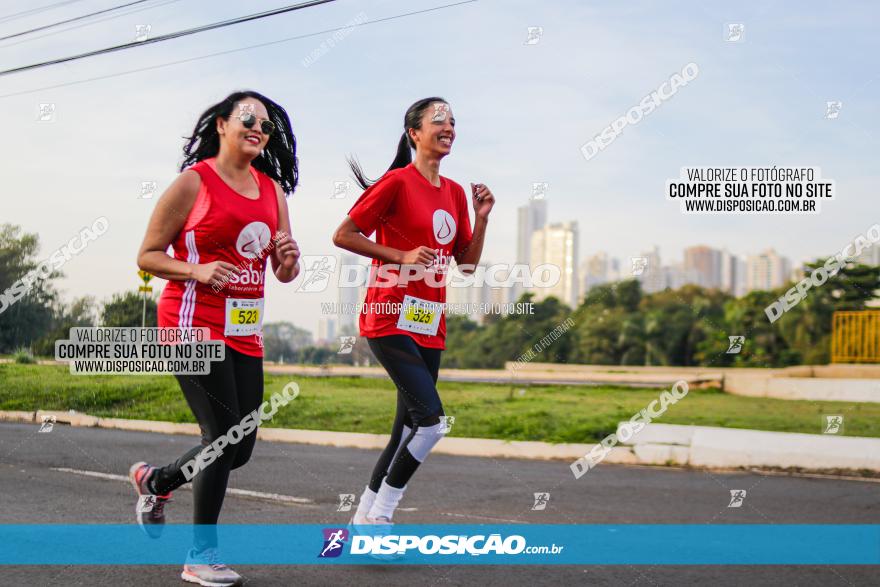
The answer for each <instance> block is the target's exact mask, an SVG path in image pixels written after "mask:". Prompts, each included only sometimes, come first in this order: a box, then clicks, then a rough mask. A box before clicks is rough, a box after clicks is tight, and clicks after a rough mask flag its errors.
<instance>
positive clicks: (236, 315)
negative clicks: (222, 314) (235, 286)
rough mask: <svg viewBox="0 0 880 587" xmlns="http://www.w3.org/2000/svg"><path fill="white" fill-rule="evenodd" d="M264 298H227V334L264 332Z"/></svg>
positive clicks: (243, 334)
mask: <svg viewBox="0 0 880 587" xmlns="http://www.w3.org/2000/svg"><path fill="white" fill-rule="evenodd" d="M262 326H263V299H262V298H259V299H233V298H226V325H225V327H224V328H223V334H225V335H226V336H250V335H251V334H258V333H260V332H262Z"/></svg>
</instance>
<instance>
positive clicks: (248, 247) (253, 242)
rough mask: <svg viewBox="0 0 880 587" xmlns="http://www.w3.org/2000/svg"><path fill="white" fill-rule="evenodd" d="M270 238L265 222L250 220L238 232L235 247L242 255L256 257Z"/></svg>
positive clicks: (250, 257)
mask: <svg viewBox="0 0 880 587" xmlns="http://www.w3.org/2000/svg"><path fill="white" fill-rule="evenodd" d="M270 238H271V234H270V233H269V227H268V226H267V225H266V223H265V222H251V223H250V224H248V225H247V226H245V227H244V228H242V229H241V232H240V233H238V240H237V241H235V249H236V250H237V251H238V254H239V255H241V256H242V257H245V258H247V259H256V258H258V257H259V256H260V251H262V250H263V249H265V248H266V246H267V245H268V244H269V239H270Z"/></svg>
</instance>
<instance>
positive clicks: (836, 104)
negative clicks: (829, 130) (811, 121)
mask: <svg viewBox="0 0 880 587" xmlns="http://www.w3.org/2000/svg"><path fill="white" fill-rule="evenodd" d="M841 108H843V102H841V101H840V100H831V101H829V102H825V118H826V119H828V120H834V119H835V118H837V117H838V116H840V109H841Z"/></svg>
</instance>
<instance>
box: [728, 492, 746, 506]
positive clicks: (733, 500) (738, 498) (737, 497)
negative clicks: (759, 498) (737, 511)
mask: <svg viewBox="0 0 880 587" xmlns="http://www.w3.org/2000/svg"><path fill="white" fill-rule="evenodd" d="M745 499H746V490H745V489H731V490H730V503H729V504H727V507H729V508H738V507H742V504H743V501H745Z"/></svg>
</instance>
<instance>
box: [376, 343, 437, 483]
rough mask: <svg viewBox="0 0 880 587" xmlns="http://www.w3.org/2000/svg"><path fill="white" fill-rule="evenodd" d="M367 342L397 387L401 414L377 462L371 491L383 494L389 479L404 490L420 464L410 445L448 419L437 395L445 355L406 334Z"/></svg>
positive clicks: (395, 419)
mask: <svg viewBox="0 0 880 587" xmlns="http://www.w3.org/2000/svg"><path fill="white" fill-rule="evenodd" d="M367 342H368V344H369V345H370V350H372V351H373V354H374V355H375V356H376V359H378V360H379V362H380V363H381V364H382V366H383V367H384V368H385V371H387V372H388V375H389V376H390V377H391V380H392V381H393V382H394V384H395V385H396V386H397V413H396V414H395V416H394V424H393V425H392V427H391V439H390V440H389V441H388V445H387V446H386V447H385V450H383V451H382V454H381V455H380V456H379V460H378V461H377V462H376V466H375V468H374V469H373V475H372V477H371V478H370V485H369V487H370V489H372V490H373V491H379V487H380V485H381V484H382V479H385V482H386V483H388V485H390V486H391V487H397V488H401V487H404V486H405V485H406V484H407V482H408V481H409V479H410V477H412V475H413V473H415V471H416V469H417V468H418V466H419V464H420V462H419V461H418V460H417V459H416V458H415V457H414V456H413V455H412V454H411V453H410V452H409V451H408V450H407V444H409V442H410V441H411V440H412V438H413V437H414V436H415V433H416V431H417V430H418V428H419V427H420V426H432V425H434V424H439V423H440V417H441V416H443V415H444V413H443V404H442V403H441V401H440V395H439V394H438V393H437V373H438V371H439V369H440V354H441V353H442V352H443V351H441V350H440V349H432V348H427V347H423V346H420V345H418V344H416V343H415V341H414V340H413V339H412V338H410V337H408V336H405V335H402V334H393V335H390V336H380V337H377V338H369V339H367ZM404 426H406V427H408V428H410V429H411V432H410V433H409V434H408V435H407V437H406V438H402V436H403V428H404ZM395 455H396V457H395ZM392 461H393V462H392Z"/></svg>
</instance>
